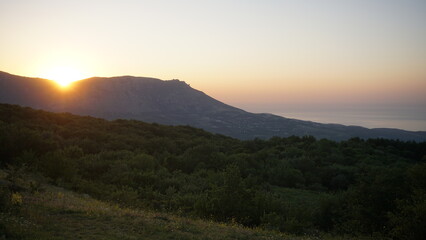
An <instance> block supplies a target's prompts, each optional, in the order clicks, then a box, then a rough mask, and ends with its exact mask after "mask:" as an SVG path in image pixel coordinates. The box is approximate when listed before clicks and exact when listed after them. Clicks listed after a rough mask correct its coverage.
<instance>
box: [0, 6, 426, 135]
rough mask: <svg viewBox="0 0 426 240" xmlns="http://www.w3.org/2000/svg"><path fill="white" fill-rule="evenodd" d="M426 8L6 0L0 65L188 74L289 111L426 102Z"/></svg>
mask: <svg viewBox="0 0 426 240" xmlns="http://www.w3.org/2000/svg"><path fill="white" fill-rule="evenodd" d="M425 12H426V1H424V0H406V1H397V0H373V1H367V0H365V1H355V0H354V1H339V0H286V1H244V0H236V1H225V0H215V1H212V0H208V1H195V0H188V1H163V0H158V1H147V0H140V1H131V0H123V1H101V0H93V1H83V0H74V1H54V0H40V1H36V0H27V1H13V0H4V1H0V27H1V28H2V30H3V31H4V32H7V33H10V34H3V35H2V37H1V38H0V52H1V53H2V54H0V66H1V69H0V71H5V72H10V73H14V74H18V75H22V76H31V77H43V78H48V79H51V80H54V81H56V82H58V84H60V85H61V86H68V85H69V84H70V83H72V82H73V81H76V80H80V79H83V78H87V77H92V76H99V77H112V76H123V75H131V76H143V77H154V78H159V79H162V80H169V79H179V80H182V81H185V82H187V83H188V84H190V85H191V87H193V88H195V89H198V90H201V91H203V92H205V93H206V94H208V95H210V96H212V97H214V98H216V99H218V100H220V101H223V102H225V103H227V104H230V105H233V106H236V107H240V108H243V109H244V110H247V111H254V112H267V111H269V112H272V113H281V112H282V113H283V115H285V112H286V111H289V109H294V108H295V109H300V110H305V111H311V109H316V108H318V107H321V108H329V107H330V106H335V107H336V109H342V108H343V109H344V108H347V107H348V106H356V107H357V108H360V109H363V108H370V107H371V106H374V107H377V108H379V109H380V108H383V107H386V108H389V107H390V108H392V107H395V108H400V107H401V108H410V109H411V108H412V107H417V108H418V109H417V110H416V112H424V109H425V108H426V90H425V89H426V47H425V43H426V28H425V27H424V22H426V14H424V13H425ZM52 19H55V21H52ZM28 36H31V38H30V39H31V40H29V38H28ZM55 66H64V67H59V68H55ZM78 70H80V71H78ZM81 71H82V72H81ZM83 73H84V74H83ZM324 114H327V113H326V112H324ZM425 126H426V121H425ZM421 129H422V130H423V129H424V127H423V128H421ZM419 130H420V129H419Z"/></svg>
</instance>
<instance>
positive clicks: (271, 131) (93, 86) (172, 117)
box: [0, 72, 426, 141]
mask: <svg viewBox="0 0 426 240" xmlns="http://www.w3.org/2000/svg"><path fill="white" fill-rule="evenodd" d="M0 102H1V103H10V104H19V105H22V106H29V107H33V108H38V109H44V110H49V111H55V112H71V113H74V114H80V115H90V116H95V117H101V118H106V119H118V118H121V119H135V120H142V121H146V122H157V123H161V124H169V125H190V126H194V127H198V128H202V129H205V130H207V131H210V132H214V133H219V134H223V135H227V136H231V137H235V138H239V139H253V138H256V137H257V138H270V137H273V136H280V137H287V136H291V135H296V136H304V135H312V136H314V137H316V138H327V139H332V140H345V139H349V138H352V137H360V138H388V139H400V140H414V141H426V132H413V131H404V130H399V129H389V128H375V129H368V128H364V127H358V126H344V125H339V124H321V123H315V122H310V121H301V120H296V119H289V118H284V117H280V116H276V115H272V114H254V113H250V112H246V111H244V110H241V109H238V108H235V107H232V106H230V105H227V104H224V103H222V102H220V101H218V100H216V99H214V98H212V97H210V96H208V95H206V94H205V93H203V92H201V91H198V90H196V89H193V88H191V87H190V86H189V85H188V84H186V83H185V82H183V81H179V80H169V81H163V80H159V79H155V78H145V77H132V76H121V77H111V78H101V77H93V78H88V79H84V80H81V81H78V82H75V83H73V85H72V87H71V88H70V89H67V90H61V89H60V88H58V87H57V86H56V84H55V83H54V82H52V81H49V80H46V79H40V78H28V77H21V76H16V75H12V74H9V73H5V72H0Z"/></svg>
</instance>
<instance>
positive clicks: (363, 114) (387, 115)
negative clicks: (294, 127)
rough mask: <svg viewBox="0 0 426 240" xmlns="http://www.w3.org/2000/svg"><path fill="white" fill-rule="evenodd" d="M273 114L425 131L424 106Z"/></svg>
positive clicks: (328, 121)
mask: <svg viewBox="0 0 426 240" xmlns="http://www.w3.org/2000/svg"><path fill="white" fill-rule="evenodd" d="M273 114H275V115H279V116H283V117H286V118H294V119H299V120H307V121H312V122H319V123H338V124H343V125H354V126H362V127H367V128H398V129H404V130H409V131H426V108H425V109H421V108H417V109H350V110H341V109H340V110H289V111H279V112H274V113H273Z"/></svg>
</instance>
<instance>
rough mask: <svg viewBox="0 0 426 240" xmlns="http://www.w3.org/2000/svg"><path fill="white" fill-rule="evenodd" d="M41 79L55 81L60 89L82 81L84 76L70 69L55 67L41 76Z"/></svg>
mask: <svg viewBox="0 0 426 240" xmlns="http://www.w3.org/2000/svg"><path fill="white" fill-rule="evenodd" d="M42 77H43V78H47V79H49V80H52V81H55V82H56V83H57V84H59V85H60V86H61V87H68V86H69V85H70V84H71V83H73V82H75V81H78V80H81V79H84V78H85V75H84V74H83V73H82V72H80V71H79V70H77V69H75V68H72V67H65V66H63V67H55V68H52V69H50V70H49V71H47V72H46V73H44V74H43V75H42Z"/></svg>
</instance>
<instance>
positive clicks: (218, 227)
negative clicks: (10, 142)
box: [0, 170, 349, 240]
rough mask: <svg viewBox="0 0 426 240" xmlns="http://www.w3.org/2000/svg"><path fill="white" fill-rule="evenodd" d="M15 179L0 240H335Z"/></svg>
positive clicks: (3, 173) (1, 219) (2, 219)
mask: <svg viewBox="0 0 426 240" xmlns="http://www.w3.org/2000/svg"><path fill="white" fill-rule="evenodd" d="M0 173H1V174H0V180H5V178H6V176H7V175H8V174H7V172H6V171H2V170H0ZM14 179H15V180H14V183H13V184H14V185H19V188H20V189H21V191H20V192H19V194H20V195H21V196H22V203H21V204H19V206H15V207H13V208H12V209H11V210H10V211H8V212H0V226H3V228H1V227H0V239H49V240H62V239H91V240H96V239H102V240H107V239H120V240H127V239H156V240H157V239H160V240H161V239H212V240H214V239H269V240H274V239H298V240H309V239H335V238H332V237H330V236H328V237H325V238H323V237H307V236H306V237H300V236H298V237H296V236H292V235H286V234H283V233H277V232H271V231H264V230H260V229H250V228H244V227H241V226H238V225H232V224H231V225H230V224H222V223H216V222H211V221H205V220H199V219H190V218H182V217H177V216H174V215H170V214H166V213H159V212H152V211H145V210H141V209H130V208H122V207H119V206H118V205H114V204H111V203H106V202H102V201H99V200H96V199H93V198H91V197H90V196H88V195H85V194H78V193H75V192H72V191H69V190H66V189H63V188H60V187H56V186H52V185H50V184H42V185H40V186H39V187H37V188H36V189H37V190H36V191H31V189H33V190H34V188H31V186H30V185H31V182H34V180H29V179H31V178H28V177H24V178H22V177H21V178H14ZM7 181H10V178H9V179H8V180H7ZM2 231H4V232H3V233H2ZM6 232H8V233H6ZM336 239H342V238H341V236H340V237H338V238H336ZM345 239H349V238H346V237H345Z"/></svg>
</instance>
